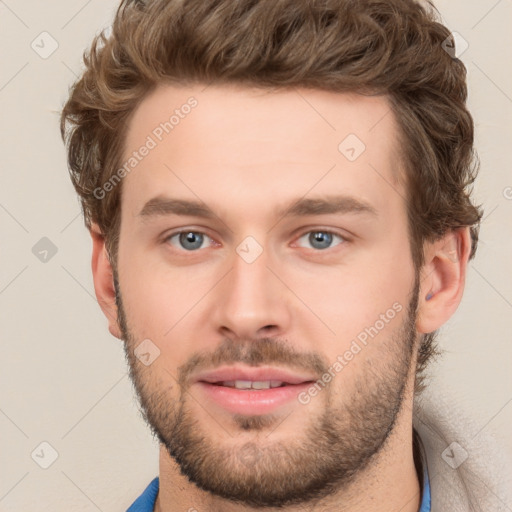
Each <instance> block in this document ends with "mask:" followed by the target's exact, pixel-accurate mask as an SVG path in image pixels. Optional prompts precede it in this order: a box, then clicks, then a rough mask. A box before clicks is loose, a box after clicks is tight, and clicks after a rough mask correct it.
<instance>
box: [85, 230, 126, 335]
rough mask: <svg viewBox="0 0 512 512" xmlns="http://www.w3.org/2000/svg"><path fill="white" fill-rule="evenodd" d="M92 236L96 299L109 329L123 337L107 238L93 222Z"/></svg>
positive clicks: (92, 263) (113, 333)
mask: <svg viewBox="0 0 512 512" xmlns="http://www.w3.org/2000/svg"><path fill="white" fill-rule="evenodd" d="M89 232H90V234H91V238H92V261H91V266H92V275H93V281H94V291H95V293H96V299H97V300H98V304H99V305H100V307H101V310H102V311H103V313H104V315H105V316H106V317H107V320H108V329H109V331H110V333H111V334H112V335H113V336H115V337H116V338H119V339H122V333H121V330H120V328H119V324H118V321H117V305H116V292H115V288H114V276H113V271H112V266H111V263H110V260H109V258H108V254H107V250H106V247H105V238H104V236H103V235H102V233H101V230H100V229H99V227H98V225H97V224H95V223H93V224H91V228H90V230H89Z"/></svg>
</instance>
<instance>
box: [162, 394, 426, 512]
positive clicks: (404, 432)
mask: <svg viewBox="0 0 512 512" xmlns="http://www.w3.org/2000/svg"><path fill="white" fill-rule="evenodd" d="M413 444H414V443H413V430H412V398H411V399H410V400H408V401H407V400H406V401H404V403H403V407H402V411H401V413H400V414H399V416H398V418H397V422H396V424H395V428H394V429H393V431H392V433H391V434H390V436H389V437H388V439H387V441H386V443H385V445H384V446H383V448H382V449H381V450H380V452H379V453H378V454H376V455H375V457H374V458H373V460H372V461H371V463H370V464H369V465H368V466H367V467H366V468H365V469H364V470H362V471H361V472H360V474H359V475H358V476H357V478H355V479H354V480H353V481H352V483H351V484H350V485H349V486H347V487H345V488H343V489H341V490H339V491H338V492H336V493H334V494H332V495H330V496H329V497H328V498H326V499H323V500H321V501H318V502H316V503H308V504H307V505H308V510H311V511H312V512H314V511H320V510H322V511H323V512H324V511H325V512H327V511H333V512H334V511H339V510H340V509H343V511H344V512H363V511H364V512H396V511H397V510H400V512H418V509H419V506H420V496H421V487H420V482H422V480H423V479H422V474H421V470H420V469H419V470H418V472H419V475H418V473H417V468H416V467H415V456H414V451H415V449H414V448H413ZM417 458H418V457H417V456H416V459H417ZM417 462H418V460H416V463H417ZM183 510H187V511H189V510H190V511H194V510H196V511H200V510H209V511H211V512H245V511H247V512H252V511H254V510H255V509H254V508H253V507H249V506H244V505H242V504H240V503H234V502H231V501H229V500H226V499H224V498H220V497H218V496H213V495H211V494H210V493H208V492H205V491H203V490H202V489H199V488H198V487H196V486H195V484H193V483H191V482H190V481H189V480H188V479H187V478H186V477H185V476H183V475H182V474H181V471H180V468H179V466H178V465H177V464H176V462H175V461H174V459H173V458H172V457H171V456H170V455H169V454H168V452H167V450H166V449H165V448H164V447H163V446H162V447H161V448H160V490H159V493H158V498H157V502H156V506H155V511H156V512H178V511H183ZM266 510H267V512H274V511H276V512H277V510H279V512H299V511H300V512H303V510H304V504H301V505H295V506H290V507H281V508H279V509H274V508H267V509H266Z"/></svg>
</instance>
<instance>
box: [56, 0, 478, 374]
mask: <svg viewBox="0 0 512 512" xmlns="http://www.w3.org/2000/svg"><path fill="white" fill-rule="evenodd" d="M450 38H451V34H450V32H449V30H448V29H447V28H446V27H445V26H443V25H442V24H441V23H439V22H438V21H437V16H436V12H435V9H434V8H433V5H431V4H425V5H422V4H420V3H419V2H416V1H414V0H279V1H276V0H237V1H233V0H180V1H178V0H123V1H122V2H121V5H120V7H119V9H118V11H117V14H116V17H115V20H114V23H113V27H112V34H111V35H110V36H108V37H107V36H106V35H105V34H104V33H101V34H100V35H98V36H97V37H96V38H95V39H94V41H93V43H92V45H91V48H90V50H89V52H88V53H86V54H84V62H85V65H86V69H85V71H84V73H83V75H82V76H81V77H80V79H79V80H78V81H77V82H76V83H75V84H74V85H73V87H72V89H71V91H70V97H69V99H68V101H67V103H66V104H65V106H64V109H63V111H62V115H61V134H62V137H63V139H64V141H65V142H66V144H67V147H68V163H69V168H70V173H71V178H72V180H73V183H74V186H75V188H76V190H77V192H78V194H79V196H80V199H81V202H82V207H83V212H84V218H85V223H86V225H87V226H88V227H90V223H91V221H94V222H96V223H98V225H99V227H100V229H101V231H102V234H103V235H104V236H105V241H106V245H107V249H108V252H109V254H110V256H111V262H112V264H113V265H114V268H115V263H116V256H117V243H118V236H119V229H120V197H121V192H122V187H121V185H120V186H118V187H115V188H114V190H112V191H111V192H109V193H108V194H107V195H106V197H104V198H103V199H98V198H97V197H96V196H95V194H94V190H95V189H97V188H98V187H102V186H103V185H104V184H105V183H106V182H107V181H108V180H109V179H110V178H111V176H112V175H113V174H114V172H115V171H116V169H118V167H119V165H120V162H121V158H122V153H123V149H124V140H125V135H126V128H127V124H128V121H129V118H130V115H131V113H132V112H133V111H134V109H135V107H136V106H137V105H138V104H139V103H140V102H141V101H142V100H143V99H144V97H145V96H146V95H147V94H148V92H150V91H151V90H152V89H153V88H154V87H156V86H157V85H158V84H162V83H174V84H183V85H184V84H189V83H206V84H210V83H216V84H223V83H230V84H239V85H247V86H251V87H254V86H256V87H263V88H270V89H272V88H293V87H305V88H314V89H322V90H328V91H334V92H356V93H361V94H372V95H373V94H383V95H387V96H388V98H389V99H390V103H391V106H392V111H393V113H394V115H395V117H396V120H397V123H398V126H399V140H400V152H401V157H402V165H403V168H404V170H405V177H406V182H407V194H408V197H407V205H408V206H407V208H408V216H409V233H410V239H411V251H412V256H413V260H414V264H415V267H416V269H418V268H420V267H421V265H422V264H423V243H424V242H425V241H433V240H435V239H436V238H439V237H440V236H442V235H443V234H445V233H446V232H447V231H449V230H452V229H456V228H458V227H463V226H470V227H471V235H472V242H473V243H472V250H471V257H473V255H474V253H475V250H476V245H477V240H478V226H479V222H480V219H481V215H482V214H481V211H480V209H479V207H477V206H475V205H473V204H472V202H471V199H470V188H471V185H472V183H473V182H474V180H475V177H476V169H477V165H476V159H475V158H474V156H475V155H474V151H473V131H474V129H473V120H472V117H471V115H470V113H469V112H468V110H467V108H466V97H467V86H466V68H465V66H464V64H463V63H462V62H461V61H460V60H459V59H456V58H452V57H451V56H450V55H449V54H448V53H447V52H446V51H445V50H444V49H443V42H444V41H446V40H448V41H450V40H451V39H450ZM451 41H452V44H453V40H451ZM433 339H434V335H433V334H431V335H426V336H424V339H423V342H422V345H421V347H420V355H419V360H418V368H419V369H420V370H421V369H422V368H423V367H424V366H425V365H426V361H427V360H428V358H429V357H430V356H431V355H432V353H433V352H434V348H433V344H432V342H433Z"/></svg>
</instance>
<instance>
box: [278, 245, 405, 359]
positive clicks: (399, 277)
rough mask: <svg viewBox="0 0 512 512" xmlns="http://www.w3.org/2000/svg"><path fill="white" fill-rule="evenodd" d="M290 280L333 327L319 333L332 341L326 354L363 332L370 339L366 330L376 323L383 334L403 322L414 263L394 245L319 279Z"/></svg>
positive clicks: (324, 271) (305, 320)
mask: <svg viewBox="0 0 512 512" xmlns="http://www.w3.org/2000/svg"><path fill="white" fill-rule="evenodd" d="M290 272H291V271H290ZM288 279H290V280H291V282H294V291H295V293H296V294H297V296H298V297H300V298H301V300H302V302H303V303H304V304H305V305H306V306H307V308H308V309H309V310H310V311H311V312H314V314H315V316H316V317H318V318H319V319H320V320H321V321H322V323H323V324H325V325H326V326H328V327H329V330H330V331H331V332H329V330H327V329H325V331H317V332H318V333H321V332H324V334H325V336H322V339H324V340H330V341H329V342H328V343H327V346H326V352H327V351H328V352H329V353H334V352H333V351H335V350H338V351H343V350H345V349H346V347H348V346H349V345H350V342H351V341H352V340H353V339H355V338H356V337H357V336H358V335H359V334H360V333H363V335H362V336H363V337H364V332H365V329H371V328H372V327H374V326H375V325H376V324H377V328H378V330H379V338H382V337H383V336H382V335H385V334H386V333H387V332H389V331H390V330H392V329H394V328H395V327H396V326H399V325H400V323H401V322H402V321H403V314H405V312H406V310H407V307H408V304H409V302H410V300H411V296H410V292H411V290H412V287H413V284H414V267H413V265H412V262H411V261H410V258H409V253H408V252H405V251H399V250H396V251H394V250H390V248H389V247H388V248H387V250H386V252H384V251H382V252H380V253H377V256H375V254H370V253H368V254H366V255H364V256H361V257H360V258H358V259H357V262H352V264H349V265H343V266H339V267H336V268H330V269H325V268H324V269H321V271H319V272H318V273H316V275H315V276H314V277H313V276H311V275H308V276H307V278H302V277H300V276H297V275H296V276H295V279H293V276H292V275H291V273H290V275H289V277H288ZM306 313H308V312H305V313H304V315H305V316H303V319H302V320H300V323H301V324H302V327H303V328H305V329H307V324H308V321H311V318H312V317H311V314H310V313H308V314H307V315H306ZM381 315H384V320H383V319H382V318H381ZM382 322H384V325H383V324H382ZM315 325H318V324H317V323H316V322H315ZM372 332H374V330H372ZM381 334H382V335H381ZM316 337H317V338H318V337H319V334H316ZM324 343H325V342H324ZM337 353H340V352H337Z"/></svg>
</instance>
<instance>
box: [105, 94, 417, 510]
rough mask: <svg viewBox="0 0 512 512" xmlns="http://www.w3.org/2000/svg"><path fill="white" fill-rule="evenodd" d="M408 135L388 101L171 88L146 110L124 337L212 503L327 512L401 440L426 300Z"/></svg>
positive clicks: (129, 148)
mask: <svg viewBox="0 0 512 512" xmlns="http://www.w3.org/2000/svg"><path fill="white" fill-rule="evenodd" d="M191 98H192V99H191ZM187 105H188V106H187ZM172 115H174V118H171V116H172ZM170 118H171V119H170ZM166 122H167V123H168V124H167V125H166V124H165V123H166ZM396 134H397V128H396V126H395V124H394V119H393V115H392V114H391V112H390V107H389V104H388V103H387V101H386V99H385V98H384V97H363V96H358V95H348V94H334V93H328V92H321V91H311V90H308V91H306V90H295V91H284V90H281V91H279V92H269V91H262V90H253V89H248V88H234V87H229V88H228V87H226V86H222V87H214V86H209V87H207V88H205V87H204V86H202V87H199V86H197V87H187V88H185V87H171V86H165V87H163V86H161V87H160V88H157V89H156V90H155V91H154V92H153V93H152V94H151V95H150V96H148V97H147V98H146V99H145V100H144V101H143V102H142V103H141V104H140V105H139V107H138V108H137V110H136V111H135V113H134V115H133V117H132V119H131V121H130V124H129V130H128V134H127V139H126V151H125V155H124V156H125V161H126V162H128V161H129V158H130V157H132V158H135V159H136V161H135V160H133V161H132V164H133V165H132V168H130V170H129V172H126V176H125V177H124V178H123V182H122V187H123V194H122V208H121V229H120V239H119V251H118V259H117V263H118V265H117V272H116V275H115V277H116V281H117V285H118V295H117V304H118V310H119V322H120V326H121V329H122V332H123V338H124V339H125V347H126V353H127V357H128V361H129V364H130V370H131V375H132V378H133V380H134V383H135V386H136V389H137V392H138V394H139V398H140V401H141V404H142V407H143V410H144V412H145V415H146V418H147V420H148V422H149V423H150V425H151V427H152V428H153V430H154V432H155V433H156V434H157V436H158V438H159V440H160V441H161V443H162V444H163V445H164V446H165V447H166V449H167V451H168V453H169V454H170V455H171V456H172V457H174V459H175V460H176V462H177V463H178V464H179V466H180V467H181V470H182V471H183V473H184V474H185V475H187V476H188V477H189V479H190V480H191V481H193V482H194V483H195V484H196V485H197V486H198V487H200V488H202V489H204V490H206V491H209V492H211V493H213V494H215V495H218V496H221V497H224V498H227V499H230V500H233V501H239V502H244V503H246V504H249V505H253V506H256V507H262V506H279V505H284V504H292V503H300V502H305V501H308V500H314V499H317V498H321V497H324V496H326V495H327V494H329V493H330V492H332V489H334V488H340V487H341V486H344V485H348V483H350V482H351V481H352V480H353V479H354V478H356V477H357V475H358V474H360V473H361V471H363V470H364V468H365V467H367V466H368V464H370V463H371V460H372V456H374V455H375V454H377V453H378V452H379V450H380V449H381V447H382V446H383V443H384V441H385V440H386V438H387V437H388V435H389V433H390V432H391V431H392V429H393V426H394V425H395V422H396V418H397V412H398V411H399V409H400V406H401V404H402V401H403V398H404V390H405V389H406V385H407V383H410V382H411V379H412V378H413V372H412V371H411V369H412V367H413V366H414V365H413V362H414V348H415V338H416V331H415V315H416V306H417V296H418V279H417V275H416V272H415V269H414V266H413V263H412V257H411V251H410V246H409V239H408V228H407V216H406V205H405V201H404V197H405V195H406V192H405V188H404V186H403V183H402V181H403V180H401V179H400V175H401V174H400V169H399V168H398V159H397V157H396V141H395V139H396ZM142 146H144V147H146V148H148V149H147V151H146V150H143V149H140V148H141V147H142ZM134 151H136V152H137V155H134V153H133V152H134ZM249 387H250V388H251V389H245V388H249Z"/></svg>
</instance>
